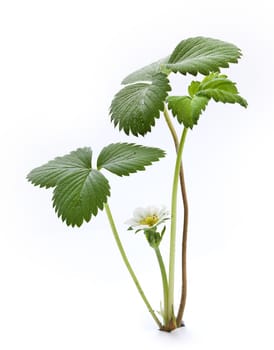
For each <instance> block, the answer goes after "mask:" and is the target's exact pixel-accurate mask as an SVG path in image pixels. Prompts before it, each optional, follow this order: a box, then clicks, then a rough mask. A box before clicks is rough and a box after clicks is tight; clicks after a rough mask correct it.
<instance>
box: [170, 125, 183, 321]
mask: <svg viewBox="0 0 274 350" xmlns="http://www.w3.org/2000/svg"><path fill="white" fill-rule="evenodd" d="M187 130H188V129H187V128H184V130H183V133H182V136H181V139H180V143H179V146H178V150H177V158H176V163H175V170H174V177H173V186H172V198H171V228H170V254H169V282H168V285H169V289H168V311H167V313H168V318H169V320H171V319H172V318H174V314H173V308H174V305H173V304H174V272H175V243H176V224H177V220H176V219H177V193H178V183H179V177H180V169H181V162H182V153H183V148H184V144H185V139H186V135H187ZM177 326H178V325H177Z"/></svg>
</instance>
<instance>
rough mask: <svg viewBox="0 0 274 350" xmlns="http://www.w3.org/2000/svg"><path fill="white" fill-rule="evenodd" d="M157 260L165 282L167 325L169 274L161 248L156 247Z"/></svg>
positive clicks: (165, 318) (164, 316)
mask: <svg viewBox="0 0 274 350" xmlns="http://www.w3.org/2000/svg"><path fill="white" fill-rule="evenodd" d="M154 250H155V253H156V256H157V260H158V263H159V267H160V270H161V275H162V283H163V296H164V315H163V318H164V324H165V325H167V322H168V319H167V305H168V281H167V274H166V269H165V264H164V261H163V258H162V255H161V252H160V249H159V248H158V247H157V248H154Z"/></svg>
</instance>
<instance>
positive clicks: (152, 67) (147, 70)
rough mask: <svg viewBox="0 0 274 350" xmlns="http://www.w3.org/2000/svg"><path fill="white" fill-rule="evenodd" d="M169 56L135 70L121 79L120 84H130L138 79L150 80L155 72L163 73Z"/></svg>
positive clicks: (138, 80)
mask: <svg viewBox="0 0 274 350" xmlns="http://www.w3.org/2000/svg"><path fill="white" fill-rule="evenodd" d="M169 57H170V56H168V57H165V58H162V59H160V60H159V61H157V62H153V63H151V64H149V65H147V66H145V67H143V68H141V69H138V70H136V71H135V72H133V73H131V74H129V75H128V76H127V77H126V78H125V79H124V80H123V81H122V84H124V85H126V84H132V83H136V82H140V81H152V80H153V76H154V75H155V74H157V73H161V72H162V73H163V71H164V70H165V64H166V63H167V62H168V60H169Z"/></svg>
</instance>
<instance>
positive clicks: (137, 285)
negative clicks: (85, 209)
mask: <svg viewBox="0 0 274 350" xmlns="http://www.w3.org/2000/svg"><path fill="white" fill-rule="evenodd" d="M105 210H106V214H107V217H108V221H109V224H110V227H111V230H112V233H113V236H114V239H115V241H116V244H117V246H118V249H119V251H120V254H121V256H122V258H123V261H124V263H125V265H126V268H127V269H128V272H129V273H130V275H131V277H132V279H133V282H134V283H135V286H136V288H137V289H138V292H139V293H140V296H141V298H142V299H143V301H144V303H145V304H146V307H147V309H148V311H149V312H150V314H151V316H152V317H153V319H154V321H155V322H156V323H157V325H158V326H159V327H160V328H161V327H162V324H161V322H160V321H159V319H158V317H157V316H156V314H155V312H154V310H153V309H152V307H151V305H150V303H149V302H148V300H147V298H146V296H145V293H144V291H143V289H142V288H141V285H140V283H139V281H138V279H137V277H136V275H135V273H134V271H133V269H132V267H131V265H130V263H129V261H128V258H127V255H126V253H125V250H124V248H123V245H122V242H121V240H120V237H119V234H118V231H117V229H116V226H115V223H114V220H113V217H112V214H111V211H110V208H109V206H108V204H107V203H105Z"/></svg>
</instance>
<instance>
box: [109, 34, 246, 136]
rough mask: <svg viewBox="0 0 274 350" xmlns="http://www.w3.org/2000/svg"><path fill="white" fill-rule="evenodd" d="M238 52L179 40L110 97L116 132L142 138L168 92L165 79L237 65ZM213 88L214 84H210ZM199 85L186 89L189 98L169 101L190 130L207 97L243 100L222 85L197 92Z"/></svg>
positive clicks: (204, 41) (210, 42) (214, 43)
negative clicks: (167, 53) (172, 74)
mask: <svg viewBox="0 0 274 350" xmlns="http://www.w3.org/2000/svg"><path fill="white" fill-rule="evenodd" d="M240 57H241V52H240V50H239V49H238V48H237V47H236V46H235V45H233V44H230V43H227V42H224V41H221V40H217V39H211V38H206V37H201V36H199V37H195V38H189V39H186V40H183V41H181V42H180V43H179V44H178V45H177V46H176V48H175V49H174V51H173V52H172V53H171V55H170V56H167V57H165V58H162V59H160V60H158V61H156V62H153V63H152V64H149V65H147V66H145V67H143V68H141V69H138V70H137V71H135V72H133V73H131V74H130V75H128V76H127V77H126V78H125V79H124V80H123V81H122V84H129V85H127V86H126V87H124V88H123V89H122V90H120V91H119V92H118V93H117V94H116V95H115V97H114V99H113V101H112V104H111V107H110V115H111V120H112V121H113V122H114V125H115V126H117V125H118V126H119V130H123V131H124V132H125V133H126V134H127V135H128V134H129V133H130V132H131V133H132V134H133V135H135V136H138V135H143V136H144V135H145V134H146V133H148V132H150V131H151V127H153V126H154V125H155V119H156V118H159V113H160V111H163V108H164V102H165V99H166V97H167V93H168V91H170V87H169V81H168V79H167V76H168V75H169V74H170V73H171V72H174V73H177V72H180V73H181V74H187V73H190V74H192V75H197V73H201V74H204V75H208V74H210V72H219V70H220V68H221V67H228V66H229V63H237V62H238V59H239V58H240ZM213 85H214V84H213ZM199 86H200V82H193V83H192V84H191V85H190V87H189V94H190V98H189V96H183V97H180V98H179V97H177V96H176V97H174V98H171V99H169V100H168V101H169V108H171V109H172V112H173V114H175V115H176V116H177V117H178V120H179V122H180V123H184V125H185V126H187V127H191V128H192V127H193V125H194V124H196V123H197V121H198V119H199V116H200V114H201V113H202V111H203V110H204V109H205V107H206V105H207V102H208V100H209V99H210V98H213V99H214V100H215V101H221V102H229V103H240V104H241V105H243V106H244V105H245V101H244V100H243V99H242V98H241V97H240V96H239V95H238V94H237V93H235V92H233V91H228V90H226V87H225V83H224V84H223V85H222V86H218V89H217V85H215V86H212V87H211V88H210V87H207V88H206V89H204V90H201V89H200V91H199V94H198V93H197V89H198V88H199Z"/></svg>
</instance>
